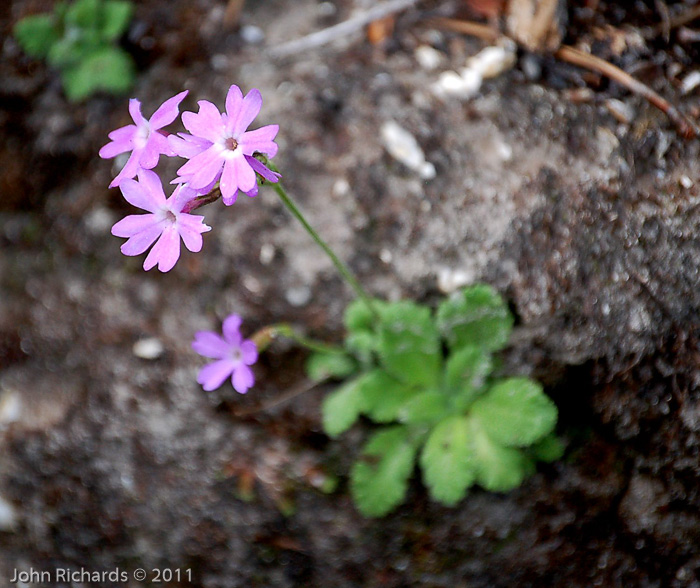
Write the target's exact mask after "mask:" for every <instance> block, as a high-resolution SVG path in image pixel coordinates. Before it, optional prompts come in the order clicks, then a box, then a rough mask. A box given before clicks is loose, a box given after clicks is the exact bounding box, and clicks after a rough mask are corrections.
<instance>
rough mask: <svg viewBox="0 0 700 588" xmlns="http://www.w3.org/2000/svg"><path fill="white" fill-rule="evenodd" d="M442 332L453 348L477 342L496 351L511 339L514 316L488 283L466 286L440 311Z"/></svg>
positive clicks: (443, 304) (475, 344) (480, 345)
mask: <svg viewBox="0 0 700 588" xmlns="http://www.w3.org/2000/svg"><path fill="white" fill-rule="evenodd" d="M437 322H438V326H439V328H440V332H441V333H442V334H443V336H444V337H445V339H446V340H447V343H448V345H449V346H450V349H453V350H454V349H459V348H461V347H464V346H466V345H474V346H477V347H481V348H482V349H486V350H487V351H496V350H498V349H501V348H503V347H504V346H505V345H506V344H507V343H508V338H509V337H510V331H511V329H512V327H513V317H512V316H511V314H510V311H509V310H508V307H507V306H506V304H505V302H504V301H503V299H502V298H501V297H500V296H499V295H498V292H496V291H495V290H494V289H493V288H491V287H490V286H487V285H486V284H480V285H477V286H472V287H471V288H465V289H464V290H462V291H461V292H459V293H458V294H457V295H456V296H454V297H451V298H449V299H448V300H445V301H444V302H443V303H442V304H440V306H439V308H438V311H437Z"/></svg>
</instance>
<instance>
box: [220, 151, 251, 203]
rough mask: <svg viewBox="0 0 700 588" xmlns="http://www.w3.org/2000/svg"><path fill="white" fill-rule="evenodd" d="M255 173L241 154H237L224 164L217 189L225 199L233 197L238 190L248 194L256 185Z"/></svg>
mask: <svg viewBox="0 0 700 588" xmlns="http://www.w3.org/2000/svg"><path fill="white" fill-rule="evenodd" d="M256 181H257V180H256V177H255V172H254V171H253V168H252V167H250V164H249V163H248V162H247V161H246V159H245V157H243V155H242V154H240V153H237V154H236V155H235V156H234V157H232V158H231V159H227V160H226V161H225V163H224V171H223V173H222V174H221V180H220V182H219V188H220V189H221V194H222V196H224V197H225V198H230V197H231V196H233V195H234V194H235V193H236V191H237V190H238V189H240V190H242V191H244V192H248V191H250V190H252V189H253V186H255V183H256Z"/></svg>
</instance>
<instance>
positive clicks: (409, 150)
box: [381, 120, 436, 180]
mask: <svg viewBox="0 0 700 588" xmlns="http://www.w3.org/2000/svg"><path fill="white" fill-rule="evenodd" d="M381 135H382V140H383V142H384V147H386V150H387V151H388V152H389V155H391V156H392V157H393V158H394V159H396V160H397V161H399V162H401V163H402V164H403V165H405V166H406V167H407V168H409V169H411V170H413V171H415V172H417V173H418V175H419V176H420V177H421V178H423V179H424V180H432V179H433V178H434V177H435V174H436V172H435V166H434V165H433V164H432V163H430V162H428V161H426V160H425V155H424V153H423V150H422V149H421V148H420V145H418V141H416V138H415V137H414V136H413V135H412V134H411V133H409V132H408V131H407V130H406V129H404V128H402V127H400V126H399V125H398V124H397V123H396V122H394V121H393V120H390V121H387V122H385V123H384V124H383V125H382V128H381Z"/></svg>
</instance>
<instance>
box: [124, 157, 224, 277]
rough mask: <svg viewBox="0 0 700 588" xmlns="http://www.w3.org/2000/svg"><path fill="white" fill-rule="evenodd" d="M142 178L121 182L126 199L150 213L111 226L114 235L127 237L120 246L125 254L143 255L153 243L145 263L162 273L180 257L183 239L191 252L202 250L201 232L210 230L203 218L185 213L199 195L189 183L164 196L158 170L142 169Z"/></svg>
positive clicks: (168, 269)
mask: <svg viewBox="0 0 700 588" xmlns="http://www.w3.org/2000/svg"><path fill="white" fill-rule="evenodd" d="M138 178H139V181H138V182H137V181H136V180H132V179H125V180H123V181H122V182H121V184H120V185H119V188H120V190H121V191H122V194H124V198H126V200H127V201H128V202H129V203H130V204H133V205H134V206H136V207H138V208H141V209H143V210H147V211H148V212H149V213H150V214H132V215H129V216H127V217H126V218H123V219H122V220H120V221H119V222H118V223H117V224H115V225H114V226H113V227H112V235H114V236H116V237H128V238H129V240H128V241H127V242H126V243H124V244H123V245H122V247H121V251H122V253H123V254H124V255H140V254H141V253H143V252H144V251H146V249H148V248H149V247H150V246H151V245H153V244H154V243H155V245H153V249H151V251H150V252H149V253H148V255H147V256H146V260H145V261H144V262H143V269H145V270H149V269H151V268H152V267H153V266H155V265H156V264H158V269H159V270H160V271H162V272H167V271H170V270H171V269H172V268H173V266H174V265H175V263H176V262H177V260H178V259H179V257H180V239H182V241H183V242H184V243H185V247H187V249H189V250H190V251H192V252H195V253H196V252H197V251H200V250H201V249H202V233H206V232H207V231H210V230H211V227H209V226H207V225H205V224H204V222H203V221H204V217H203V216H197V215H194V214H188V213H185V212H182V209H183V208H184V207H185V205H186V204H187V203H188V202H189V201H190V200H192V199H193V198H195V197H196V196H198V195H199V192H198V191H196V190H193V189H192V188H190V187H189V186H187V185H186V184H181V185H179V186H178V187H177V188H175V191H174V192H173V193H172V195H171V196H170V198H168V199H167V200H166V199H165V194H164V193H163V185H162V184H161V182H160V178H159V177H158V175H157V174H156V173H155V172H152V171H149V170H141V171H139V172H138Z"/></svg>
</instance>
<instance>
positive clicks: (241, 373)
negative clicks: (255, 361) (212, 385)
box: [231, 363, 255, 394]
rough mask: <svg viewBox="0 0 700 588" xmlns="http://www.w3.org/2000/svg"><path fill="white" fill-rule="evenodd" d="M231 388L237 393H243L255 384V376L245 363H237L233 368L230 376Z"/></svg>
mask: <svg viewBox="0 0 700 588" xmlns="http://www.w3.org/2000/svg"><path fill="white" fill-rule="evenodd" d="M231 383H232V384H233V389H234V390H235V391H236V392H238V393H239V394H245V393H246V392H248V390H249V389H250V388H251V387H252V386H253V384H255V376H254V375H253V370H251V369H250V368H249V367H248V366H247V365H245V364H242V363H239V364H238V365H237V366H236V367H235V369H234V370H233V375H232V376H231Z"/></svg>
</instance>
